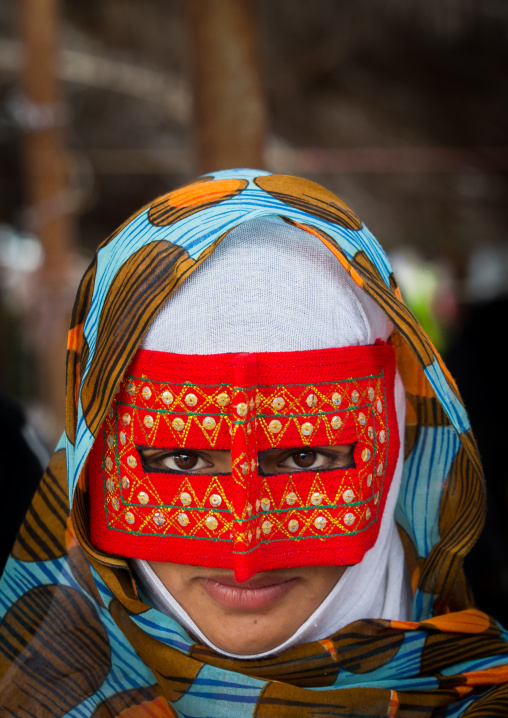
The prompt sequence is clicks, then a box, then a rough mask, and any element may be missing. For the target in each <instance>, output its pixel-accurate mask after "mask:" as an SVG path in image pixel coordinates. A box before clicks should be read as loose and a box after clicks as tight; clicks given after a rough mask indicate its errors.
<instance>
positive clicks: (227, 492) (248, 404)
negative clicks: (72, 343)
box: [89, 341, 399, 581]
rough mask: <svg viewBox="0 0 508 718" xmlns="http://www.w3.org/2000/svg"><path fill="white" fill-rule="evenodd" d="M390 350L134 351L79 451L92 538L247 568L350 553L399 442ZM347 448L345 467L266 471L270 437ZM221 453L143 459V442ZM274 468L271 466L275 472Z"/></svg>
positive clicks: (352, 557)
mask: <svg viewBox="0 0 508 718" xmlns="http://www.w3.org/2000/svg"><path fill="white" fill-rule="evenodd" d="M394 379H395V355H394V351H393V349H392V347H391V346H390V345H388V344H385V343H384V342H380V341H378V342H377V343H376V344H374V345H370V346H364V347H346V348H343V349H321V350H315V351H305V352H303V351H298V352H280V353H279V352H266V353H258V354H216V355H182V354H168V353H165V352H153V351H143V350H140V351H138V352H137V354H136V356H135V358H134V361H133V362H132V364H131V365H130V367H129V369H128V371H127V373H126V375H125V378H124V380H123V382H122V385H121V387H120V390H119V392H118V394H117V396H116V400H115V402H114V404H113V406H112V407H111V409H110V411H109V414H108V417H107V419H106V420H105V422H104V425H103V427H102V429H101V431H100V433H99V436H98V437H97V440H96V442H95V444H94V446H93V449H92V451H91V454H90V459H89V481H90V500H91V539H92V542H93V543H94V545H95V546H97V548H99V549H102V550H103V551H106V552H108V553H117V554H120V555H123V556H126V557H130V558H141V559H146V560H152V561H168V562H173V563H182V564H190V565H194V566H207V567H214V568H228V569H233V570H234V572H235V578H236V579H237V580H239V581H244V580H247V579H248V578H250V577H251V576H252V575H253V574H255V573H257V572H259V571H267V570H270V569H278V568H289V567H294V566H316V565H339V566H344V565H350V564H356V563H359V562H360V561H361V560H362V558H363V556H364V554H365V552H366V551H367V550H368V549H369V548H371V547H372V546H373V544H374V543H375V541H376V537H377V535H378V532H379V526H380V522H381V517H382V514H383V509H384V505H385V501H386V497H387V494H388V490H389V488H390V484H391V481H392V477H393V473H394V470H395V465H396V462H397V458H398V453H399V435H398V427H397V420H396V414H395V406H394ZM337 445H349V446H350V447H352V454H353V462H352V463H354V466H353V465H350V466H348V467H346V468H332V469H325V470H293V469H287V470H285V469H282V471H285V473H275V474H272V475H265V474H264V473H263V472H262V470H261V469H260V468H259V466H258V454H259V455H260V456H261V455H263V452H268V451H270V450H273V449H291V448H294V449H295V450H297V449H300V448H302V447H330V446H337ZM184 448H185V449H187V450H195V451H198V452H199V451H206V452H210V451H215V450H227V451H231V463H232V469H231V473H227V474H216V475H210V474H199V475H196V474H193V473H191V472H189V473H185V472H183V471H182V472H180V471H176V470H173V471H170V470H168V469H163V470H161V469H153V468H149V467H148V466H147V464H146V461H145V460H144V459H143V456H142V454H141V450H144V449H168V450H177V449H184ZM278 471H280V469H279V470H278Z"/></svg>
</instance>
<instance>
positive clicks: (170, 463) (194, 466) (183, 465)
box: [141, 449, 213, 472]
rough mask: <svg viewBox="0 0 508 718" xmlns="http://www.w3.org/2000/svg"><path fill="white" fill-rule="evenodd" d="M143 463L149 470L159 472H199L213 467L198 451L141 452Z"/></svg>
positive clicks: (147, 450) (148, 450)
mask: <svg viewBox="0 0 508 718" xmlns="http://www.w3.org/2000/svg"><path fill="white" fill-rule="evenodd" d="M141 455H142V456H143V461H144V463H145V464H146V466H147V467H148V468H149V469H155V470H158V471H185V472H191V471H192V472H197V471H201V470H203V469H208V468H211V467H212V466H213V464H211V463H210V462H209V461H207V460H206V459H205V458H204V457H203V456H201V455H200V454H199V453H198V452H197V451H188V450H187V451H182V450H179V451H153V450H150V449H145V450H144V451H141Z"/></svg>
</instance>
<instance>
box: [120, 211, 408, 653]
mask: <svg viewBox="0 0 508 718" xmlns="http://www.w3.org/2000/svg"><path fill="white" fill-rule="evenodd" d="M392 329H393V326H392V324H391V322H390V320H389V319H388V317H387V315H386V314H385V313H384V312H383V310H382V309H381V308H380V307H379V306H378V305H377V304H376V303H375V302H374V301H373V300H372V299H371V298H370V297H369V296H367V295H366V294H365V293H364V292H363V291H362V290H361V289H360V288H359V287H357V286H356V285H355V284H354V282H353V281H352V280H351V278H350V277H349V275H348V274H347V273H346V271H345V270H344V269H343V268H342V267H341V265H340V264H339V262H338V261H337V260H336V259H335V257H333V255H332V254H331V252H330V251H329V250H328V249H327V248H326V247H325V246H324V245H323V244H322V242H321V241H320V240H319V239H318V238H317V237H314V236H313V235H310V234H308V233H307V232H304V231H303V230H300V229H298V228H296V227H293V226H291V225H288V224H287V223H286V222H284V221H283V220H282V219H280V218H279V217H264V218H261V219H255V220H251V221H250V222H246V223H244V224H242V225H240V226H239V227H237V228H236V229H234V230H233V231H232V232H230V234H229V235H227V237H226V238H225V239H224V240H223V241H222V243H221V244H220V246H219V247H218V248H217V249H216V250H215V252H214V253H213V254H212V255H211V257H209V258H208V259H207V260H206V261H205V262H204V263H203V264H202V265H201V266H200V267H198V269H197V270H196V271H195V272H194V273H193V274H192V275H191V276H190V277H189V278H188V279H187V280H186V281H185V282H184V283H183V284H182V285H181V286H180V287H179V288H178V289H177V290H176V292H175V293H174V294H173V295H172V296H171V297H170V299H169V300H168V301H167V302H166V304H165V305H164V306H163V308H162V309H161V311H160V312H159V314H158V315H157V317H156V318H155V320H154V321H153V322H152V324H151V325H150V327H149V329H148V332H147V334H146V335H145V338H144V340H143V343H142V348H143V349H151V350H156V351H166V352H175V353H179V354H221V353H226V352H266V351H298V350H311V349H325V348H330V347H346V346H363V345H366V344H373V343H374V342H375V340H376V339H378V338H380V339H384V340H386V339H388V337H389V336H390V334H391V331H392ZM395 408H396V412H397V421H398V425H399V434H400V437H401V449H400V453H399V458H398V462H397V466H396V469H395V474H394V477H393V480H392V484H391V487H390V491H389V493H388V497H387V501H386V505H385V510H384V514H383V518H382V521H381V527H380V531H379V535H378V538H377V541H376V543H375V545H374V546H373V548H371V549H370V550H369V551H368V552H367V553H366V555H365V557H364V558H363V560H362V561H361V563H359V564H357V565H355V566H350V567H348V568H347V569H346V571H345V572H344V574H343V575H342V577H341V578H340V580H339V581H338V583H337V584H336V585H335V587H334V588H333V589H332V591H331V592H330V593H329V595H328V596H327V598H326V599H325V600H324V601H323V603H322V604H321V605H320V606H319V607H318V608H317V609H316V611H315V612H314V613H313V614H312V616H310V618H309V619H308V620H307V621H306V622H305V623H304V624H303V625H302V626H300V628H299V629H298V630H297V631H296V633H295V634H294V635H293V636H291V637H290V638H289V639H287V640H286V641H285V642H284V643H282V644H281V645H280V646H277V647H276V648H273V649H271V650H270V651H266V652H264V653H259V654H256V655H249V656H240V655H237V654H233V653H228V652H227V651H224V650H222V649H219V648H217V646H214V645H213V644H212V643H211V642H210V641H209V640H208V638H207V637H206V636H205V635H204V634H203V633H202V631H201V630H200V629H199V628H198V626H197V625H196V624H195V623H194V622H193V621H192V619H191V618H190V616H189V615H188V614H187V613H186V612H185V611H184V609H183V608H182V607H181V606H180V605H179V604H178V603H177V601H175V599H174V598H173V596H172V595H171V594H170V593H169V591H168V590H167V589H166V588H165V587H164V585H163V583H162V582H161V580H160V579H159V578H158V577H157V576H156V574H155V573H154V571H153V570H152V568H151V567H150V565H149V564H148V562H147V561H140V560H137V559H136V560H133V561H132V562H131V564H132V565H133V567H134V570H135V573H136V575H137V578H138V581H139V583H140V588H141V591H142V593H143V594H144V595H145V598H146V599H147V601H148V602H149V603H151V605H153V606H154V608H157V609H158V610H160V611H161V612H163V613H166V614H168V615H170V616H172V617H173V618H175V620H177V621H178V622H179V623H180V625H182V626H183V627H184V628H185V629H186V630H187V631H189V632H190V633H191V634H192V635H194V636H195V637H196V638H197V639H198V640H200V641H202V642H203V643H205V644H206V645H208V646H210V647H211V648H213V649H214V650H215V651H217V652H219V653H222V654H224V655H226V656H230V657H232V658H252V659H254V658H263V657H266V656H269V655H272V654H275V653H280V652H281V651H283V650H285V649H286V648H289V647H290V646H293V645H296V644H298V643H305V642H308V641H314V640H319V639H322V638H326V637H328V636H330V635H331V634H333V633H334V632H335V631H338V630H339V629H340V628H342V627H343V626H346V625H347V624H348V623H351V622H352V621H355V620H358V619H362V618H385V619H397V620H407V619H408V618H409V615H410V596H411V592H410V587H409V581H408V576H407V571H406V566H405V560H404V552H403V548H402V543H401V540H400V537H399V534H398V531H397V527H396V525H395V519H394V512H395V504H396V502H397V496H398V492H399V487H400V480H401V475H402V463H403V445H404V441H403V438H404V420H405V392H404V387H403V384H402V380H401V378H400V376H399V374H398V373H397V375H396V381H395Z"/></svg>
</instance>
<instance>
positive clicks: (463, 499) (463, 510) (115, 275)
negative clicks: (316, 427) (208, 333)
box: [0, 170, 508, 718]
mask: <svg viewBox="0 0 508 718" xmlns="http://www.w3.org/2000/svg"><path fill="white" fill-rule="evenodd" d="M269 215H277V216H280V217H282V218H283V219H284V220H285V221H286V222H288V223H290V224H293V225H295V226H297V227H299V228H300V229H302V230H303V231H306V232H308V233H310V234H313V235H315V236H316V237H318V238H319V239H320V240H321V241H322V242H323V244H324V245H325V246H326V247H328V249H329V250H330V251H331V252H332V253H333V255H335V257H336V258H337V260H338V261H339V262H340V263H341V265H342V266H343V267H344V268H345V269H346V271H347V272H348V273H349V274H350V276H351V277H352V279H353V281H354V282H355V283H356V284H357V285H358V286H359V287H361V288H362V289H363V290H364V291H365V292H366V293H367V294H368V295H369V296H370V297H372V298H373V299H374V300H375V301H377V302H378V303H379V304H380V306H381V307H382V308H383V309H384V310H385V312H386V313H387V315H388V316H389V317H390V319H391V320H392V322H393V324H394V326H395V327H396V330H395V334H394V335H393V336H392V339H391V343H392V345H393V346H394V348H395V352H396V357H397V365H398V368H399V371H400V373H401V375H402V378H403V381H404V384H405V387H406V392H407V419H406V460H405V468H404V475H403V480H402V487H401V490H400V496H399V503H398V508H397V521H398V524H399V526H400V532H401V536H402V540H403V543H404V548H405V551H406V560H407V565H408V569H409V572H410V575H411V577H412V582H413V590H414V601H413V615H412V621H411V622H400V621H399V622H395V621H386V620H372V619H370V620H363V621H357V622H355V623H353V624H350V625H348V626H346V627H345V628H343V629H342V630H340V631H338V632H337V633H336V634H334V635H332V636H330V637H329V638H328V639H325V640H321V641H317V642H314V643H308V644H303V645H300V646H296V647H294V648H291V649H289V650H288V651H286V652H284V653H282V654H281V655H279V656H277V657H270V658H266V659H261V660H254V661H252V660H251V661H242V660H233V659H228V658H225V657H223V656H220V655H218V654H217V653H214V651H213V650H211V649H210V648H208V647H206V646H202V645H198V644H196V643H195V642H194V641H193V640H192V637H191V636H189V635H188V634H187V633H186V632H185V631H184V629H183V628H181V627H180V626H179V625H178V624H177V623H176V622H175V621H174V620H172V619H171V618H169V617H167V616H165V615H163V614H161V613H160V612H158V611H157V610H155V609H153V608H150V607H149V606H147V605H145V604H144V603H143V602H142V601H141V600H140V599H139V597H138V595H137V593H136V587H135V584H134V582H133V580H132V576H131V574H130V571H129V568H128V566H127V562H126V560H125V559H122V558H117V557H114V556H111V555H108V554H106V553H102V552H100V551H98V550H97V549H95V548H94V547H93V546H92V544H91V543H90V539H89V509H88V486H87V456H88V454H89V452H90V449H91V447H92V445H93V443H94V439H95V437H96V436H97V435H98V433H99V430H100V428H101V426H102V424H103V422H104V420H105V418H106V416H107V414H108V410H109V407H110V406H111V404H112V402H113V399H114V397H115V393H116V391H117V390H118V388H119V386H120V382H121V380H122V378H123V376H124V374H125V371H126V369H127V367H128V366H129V364H130V362H131V360H132V358H133V355H134V353H135V351H136V349H137V347H138V345H139V344H140V341H141V339H142V337H143V334H144V333H145V331H146V329H147V327H148V326H149V324H150V322H151V321H152V319H153V317H154V316H155V314H156V312H157V311H158V309H159V308H160V307H161V306H162V305H163V303H164V302H165V300H166V299H167V298H168V296H169V295H170V294H171V293H172V292H173V291H174V289H175V288H176V287H177V286H178V285H179V284H180V283H181V282H182V281H183V280H184V279H185V277H186V276H187V275H188V274H190V273H191V272H192V271H193V270H194V269H195V268H196V267H197V266H198V265H199V264H200V263H201V262H203V261H204V260H205V259H206V258H207V257H208V256H209V255H210V253H211V252H213V250H214V249H215V248H216V247H217V245H218V244H219V243H220V242H221V240H222V239H223V238H224V237H225V236H226V235H227V233H228V232H230V231H231V230H232V229H233V228H234V227H235V226H237V225H239V224H241V223H243V222H246V221H249V220H251V219H254V218H256V217H263V216H269ZM12 480H13V479H12ZM69 497H71V504H72V509H71V510H70V512H69ZM483 521H484V489H483V483H482V475H481V467H480V464H479V460H478V455H477V451H476V446H475V442H474V439H473V437H472V435H471V432H470V428H469V423H468V420H467V416H466V414H465V411H464V408H463V406H462V403H461V400H460V397H459V395H458V392H457V389H456V386H455V384H454V382H453V380H452V378H451V377H450V376H449V374H448V372H447V371H446V369H445V367H444V366H443V364H442V362H441V360H440V358H439V356H438V355H437V353H436V351H435V349H434V348H433V347H432V345H431V343H430V342H429V340H428V338H427V337H426V336H425V334H424V333H423V331H422V329H421V327H419V325H418V324H417V322H416V320H415V319H414V317H413V316H412V315H411V313H410V312H409V310H408V309H407V307H406V306H405V304H404V302H403V301H402V299H401V296H400V293H399V291H398V288H397V284H396V281H395V278H394V277H393V274H392V272H391V269H390V265H389V263H388V261H387V258H386V256H385V255H384V253H383V251H382V250H381V248H380V246H379V245H378V243H377V242H376V240H375V239H374V237H373V236H372V235H371V234H370V232H369V231H368V230H367V229H366V228H365V227H364V226H363V225H362V223H361V221H360V220H359V219H358V218H357V217H356V215H355V214H354V213H353V212H352V211H351V210H350V209H349V208H348V207H347V206H346V205H345V204H344V203H343V202H342V201H341V200H339V199H338V198H337V197H336V196H335V195H333V194H332V193H331V192H328V191H327V190H325V189H323V188H322V187H320V186H318V185H316V184H314V183H312V182H309V181H307V180H304V179H299V178H295V177H288V176H283V175H270V174H267V173H263V172H254V171H249V170H237V171H234V170H233V171H227V172H218V173H216V174H214V175H210V176H207V177H202V178H200V179H199V180H198V181H197V182H195V183H194V184H191V185H189V186H186V187H183V188H181V189H179V190H176V191H174V192H171V193H169V194H167V195H165V196H163V197H160V198H159V199H157V200H156V201H155V202H153V203H151V204H150V205H148V206H147V207H145V208H143V209H142V210H141V211H140V212H139V213H138V214H136V215H135V216H134V217H132V218H131V219H130V220H128V221H127V222H126V223H125V224H124V225H122V227H120V228H119V229H118V230H117V231H116V232H115V233H114V234H113V235H112V236H111V237H109V238H108V239H107V240H106V242H104V243H103V244H102V245H101V246H100V247H99V249H98V251H97V254H96V257H95V259H94V261H93V262H92V264H91V265H90V267H89V269H88V270H87V272H86V274H85V276H84V278H83V280H82V282H81V285H80V289H79V292H78V296H77V300H76V304H75V307H74V311H73V315H72V319H71V329H70V332H69V349H68V358H67V424H66V433H65V435H64V437H63V438H62V441H61V442H60V444H59V446H58V447H57V450H56V452H55V454H54V456H53V458H52V460H51V463H50V465H49V467H48V470H47V471H46V473H45V475H44V477H43V479H42V482H41V485H40V487H39V490H38V492H37V494H36V496H35V498H34V501H33V504H32V506H31V508H30V510H29V512H28V514H27V516H26V518H25V521H24V523H23V525H22V527H21V530H20V534H19V536H18V540H17V542H16V544H15V546H14V548H13V552H12V556H11V558H10V559H9V563H8V565H7V568H6V571H5V574H4V577H3V579H2V583H1V592H0V610H1V622H0V699H1V700H0V703H1V705H2V708H3V711H4V714H5V715H6V716H18V717H19V718H28V716H40V717H46V716H48V717H49V716H64V715H65V716H73V717H76V718H77V717H78V716H79V717H83V718H84V717H85V716H94V717H95V718H106V717H110V716H120V715H122V716H123V717H124V718H141V717H142V716H147V717H148V716H160V717H162V716H180V717H181V718H183V717H185V718H202V717H204V716H209V717H210V718H211V717H212V716H216V717H217V718H229V717H230V718H250V717H251V716H256V718H272V717H273V718H282V717H283V716H287V717H288V718H289V717H291V718H293V717H299V716H301V717H303V716H308V717H310V716H316V717H317V716H324V715H326V716H398V717H399V718H416V717H417V716H418V717H419V718H421V717H422V716H437V715H439V716H443V717H444V716H446V717H447V718H451V717H455V716H469V717H471V716H478V717H480V716H506V715H507V713H508V688H507V686H506V681H508V636H507V634H506V633H505V632H504V631H503V630H502V629H501V628H500V627H499V625H498V624H497V623H496V622H495V621H494V620H492V619H490V618H488V617H487V616H486V615H484V614H483V613H481V612H479V611H477V610H476V609H474V608H473V607H472V599H471V597H470V595H469V593H468V589H467V585H466V582H465V579H464V575H463V572H462V561H463V558H464V555H465V554H466V553H467V551H468V550H469V549H470V548H471V546H472V545H473V543H474V542H475V540H476V538H477V537H478V534H479V532H480V530H481V527H482V524H483Z"/></svg>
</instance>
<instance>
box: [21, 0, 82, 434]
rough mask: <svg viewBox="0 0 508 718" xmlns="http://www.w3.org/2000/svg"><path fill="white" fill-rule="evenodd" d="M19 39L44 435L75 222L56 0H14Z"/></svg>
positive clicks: (61, 365) (56, 426)
mask: <svg viewBox="0 0 508 718" xmlns="http://www.w3.org/2000/svg"><path fill="white" fill-rule="evenodd" d="M18 7H19V20H20V35H21V38H22V42H23V48H24V53H23V64H22V68H21V83H20V84H21V95H20V98H19V113H18V115H19V117H20V124H21V128H22V131H23V159H24V167H25V176H26V197H27V204H28V209H27V229H29V230H30V231H32V232H33V233H34V234H36V235H37V237H38V238H39V240H40V241H41V243H42V245H43V248H44V254H45V258H44V263H43V266H42V269H41V270H40V272H39V274H38V276H37V278H36V282H35V283H34V288H33V296H32V305H33V310H32V316H30V317H27V322H28V326H29V331H30V333H31V335H32V337H33V339H34V340H35V346H36V351H37V354H38V359H39V386H40V398H41V400H42V402H43V405H44V406H45V409H46V410H47V422H46V423H47V426H46V428H47V437H46V438H47V439H48V440H49V441H53V440H55V439H56V438H57V436H58V434H59V433H61V431H62V429H63V426H64V416H65V351H66V336H67V327H68V323H69V316H70V311H71V307H72V294H73V292H74V290H75V286H74V282H73V281H72V279H71V276H72V267H73V253H72V246H73V243H74V222H73V219H72V217H71V216H70V213H69V193H68V162H67V157H66V152H65V146H64V138H63V129H62V128H63V125H64V124H65V116H64V111H63V106H62V100H61V97H60V92H59V86H58V80H57V75H56V67H57V62H58V15H59V2H58V0H19V6H18Z"/></svg>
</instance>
